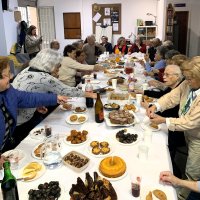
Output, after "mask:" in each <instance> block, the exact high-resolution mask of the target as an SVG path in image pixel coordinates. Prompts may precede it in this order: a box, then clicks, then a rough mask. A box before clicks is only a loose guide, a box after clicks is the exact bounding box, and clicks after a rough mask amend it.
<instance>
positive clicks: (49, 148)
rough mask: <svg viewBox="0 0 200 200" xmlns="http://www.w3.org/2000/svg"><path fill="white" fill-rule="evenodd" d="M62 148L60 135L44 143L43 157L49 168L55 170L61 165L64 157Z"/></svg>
mask: <svg viewBox="0 0 200 200" xmlns="http://www.w3.org/2000/svg"><path fill="white" fill-rule="evenodd" d="M60 148H61V144H60V141H59V135H54V136H51V137H48V138H46V140H45V141H44V145H43V147H42V148H41V157H42V159H43V162H44V165H45V166H46V167H47V168H49V169H54V168H56V167H58V166H60V165H61V163H62V157H61V154H60Z"/></svg>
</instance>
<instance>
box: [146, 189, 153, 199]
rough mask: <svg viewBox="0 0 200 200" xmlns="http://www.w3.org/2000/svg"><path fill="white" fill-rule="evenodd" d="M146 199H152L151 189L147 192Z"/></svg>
mask: <svg viewBox="0 0 200 200" xmlns="http://www.w3.org/2000/svg"><path fill="white" fill-rule="evenodd" d="M146 200H153V197H152V192H151V191H150V192H149V193H148V194H147V196H146Z"/></svg>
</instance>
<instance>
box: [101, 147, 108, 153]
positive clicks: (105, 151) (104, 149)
mask: <svg viewBox="0 0 200 200" xmlns="http://www.w3.org/2000/svg"><path fill="white" fill-rule="evenodd" d="M109 152H110V148H109V147H102V148H101V153H102V154H107V153H109Z"/></svg>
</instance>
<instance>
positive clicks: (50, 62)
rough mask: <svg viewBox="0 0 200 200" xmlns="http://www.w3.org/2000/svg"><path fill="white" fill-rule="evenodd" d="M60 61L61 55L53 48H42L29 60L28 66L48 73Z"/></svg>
mask: <svg viewBox="0 0 200 200" xmlns="http://www.w3.org/2000/svg"><path fill="white" fill-rule="evenodd" d="M61 61H62V56H61V55H60V53H58V52H57V51H55V50H53V49H42V50H41V51H40V52H39V53H38V54H37V56H36V57H35V58H33V59H32V60H31V61H30V64H29V66H30V67H32V68H34V69H38V70H42V71H45V72H48V73H50V72H51V71H52V70H53V69H54V68H55V66H56V65H58V64H59V63H61Z"/></svg>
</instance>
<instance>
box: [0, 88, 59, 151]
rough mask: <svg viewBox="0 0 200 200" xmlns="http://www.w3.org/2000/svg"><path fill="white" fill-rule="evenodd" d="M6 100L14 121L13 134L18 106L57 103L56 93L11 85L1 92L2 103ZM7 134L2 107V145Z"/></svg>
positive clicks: (0, 100)
mask: <svg viewBox="0 0 200 200" xmlns="http://www.w3.org/2000/svg"><path fill="white" fill-rule="evenodd" d="M2 101H3V102H4V104H5V106H6V108H7V109H8V111H9V113H10V115H11V117H12V118H13V120H14V123H13V125H12V127H11V129H10V131H11V134H12V133H13V132H14V129H15V127H16V121H17V109H18V108H30V107H40V106H48V105H49V106H51V105H56V104H57V96H56V95H55V94H42V93H30V92H24V91H19V90H16V89H14V88H13V87H12V86H10V87H9V88H8V89H7V90H5V91H3V92H0V104H1V103H2ZM4 135H5V121H4V116H3V113H2V110H1V109H0V147H1V145H2V142H3V139H4Z"/></svg>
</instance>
